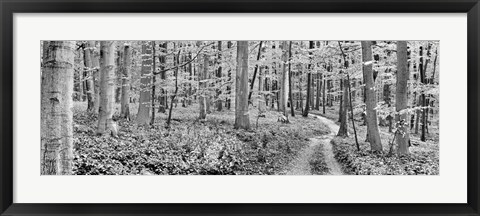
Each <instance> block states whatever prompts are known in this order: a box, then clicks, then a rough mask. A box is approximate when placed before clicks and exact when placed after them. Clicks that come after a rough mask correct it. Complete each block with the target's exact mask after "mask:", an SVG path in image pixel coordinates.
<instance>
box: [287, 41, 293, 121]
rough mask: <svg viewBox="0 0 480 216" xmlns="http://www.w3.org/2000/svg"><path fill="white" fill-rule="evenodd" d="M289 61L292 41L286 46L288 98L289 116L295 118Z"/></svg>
mask: <svg viewBox="0 0 480 216" xmlns="http://www.w3.org/2000/svg"><path fill="white" fill-rule="evenodd" d="M291 59H292V41H290V43H289V45H288V84H289V87H288V89H290V91H288V92H289V96H288V97H289V98H290V114H291V115H292V116H295V110H294V109H293V93H292V91H293V88H292V64H291V62H290V61H291Z"/></svg>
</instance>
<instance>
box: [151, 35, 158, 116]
mask: <svg viewBox="0 0 480 216" xmlns="http://www.w3.org/2000/svg"><path fill="white" fill-rule="evenodd" d="M155 51H156V43H155V41H152V84H151V86H152V90H151V92H150V93H151V96H150V109H151V115H150V125H153V124H154V123H155V87H156V84H157V77H156V76H154V75H153V74H154V73H155V72H156V69H157V65H156V63H157V60H156V59H155Z"/></svg>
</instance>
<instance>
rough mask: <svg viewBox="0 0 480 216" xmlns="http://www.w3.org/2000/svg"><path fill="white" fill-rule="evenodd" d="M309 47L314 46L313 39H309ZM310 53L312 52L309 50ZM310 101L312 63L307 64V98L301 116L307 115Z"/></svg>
mask: <svg viewBox="0 0 480 216" xmlns="http://www.w3.org/2000/svg"><path fill="white" fill-rule="evenodd" d="M309 48H310V49H313V48H314V45H313V41H310V45H309ZM310 55H312V53H311V52H310ZM310 61H312V57H310ZM311 103H312V64H311V63H310V64H308V74H307V98H306V104H305V109H304V110H303V115H302V116H303V117H307V116H308V112H309V111H310V106H311Z"/></svg>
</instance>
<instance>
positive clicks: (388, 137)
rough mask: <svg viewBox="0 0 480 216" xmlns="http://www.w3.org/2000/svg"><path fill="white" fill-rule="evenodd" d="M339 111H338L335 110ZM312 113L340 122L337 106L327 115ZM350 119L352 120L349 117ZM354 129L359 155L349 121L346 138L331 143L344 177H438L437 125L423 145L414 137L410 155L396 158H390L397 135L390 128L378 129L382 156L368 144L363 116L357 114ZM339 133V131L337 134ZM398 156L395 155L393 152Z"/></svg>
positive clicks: (318, 112) (418, 137) (380, 127)
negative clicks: (389, 153)
mask: <svg viewBox="0 0 480 216" xmlns="http://www.w3.org/2000/svg"><path fill="white" fill-rule="evenodd" d="M336 108H337V109H336ZM310 113H312V114H314V115H320V116H323V117H325V118H327V119H330V120H331V121H332V122H333V123H334V124H339V122H338V105H336V106H335V105H334V106H332V107H326V112H325V114H323V112H322V111H321V110H320V111H318V110H312V111H311V112H310ZM349 118H350V117H349ZM354 119H355V127H356V130H357V137H358V142H359V146H360V149H361V150H360V151H357V149H356V144H355V137H354V131H353V127H352V124H351V121H350V119H349V121H348V127H349V130H348V133H349V136H348V137H347V138H341V137H334V138H333V139H332V141H331V143H332V146H333V152H334V156H335V158H336V159H337V161H338V162H339V163H340V165H341V167H342V171H343V172H344V173H345V174H350V175H438V174H439V133H438V132H439V130H438V125H435V124H432V125H430V126H429V127H430V128H429V130H430V131H429V132H430V133H428V135H427V140H426V141H425V142H422V141H420V135H419V134H415V133H411V134H410V139H411V142H412V146H411V147H409V151H410V154H409V155H405V156H397V155H395V154H393V155H388V152H389V149H390V143H391V142H392V139H393V136H394V133H393V132H388V127H383V126H379V132H380V138H381V140H382V145H383V152H382V153H378V152H371V151H370V145H369V143H367V142H365V137H366V130H367V127H366V126H365V125H362V124H363V120H362V118H361V115H360V112H358V111H357V112H355V117H354ZM325 122H327V121H325ZM327 125H328V123H327ZM336 131H338V128H337V130H336ZM394 152H395V151H394Z"/></svg>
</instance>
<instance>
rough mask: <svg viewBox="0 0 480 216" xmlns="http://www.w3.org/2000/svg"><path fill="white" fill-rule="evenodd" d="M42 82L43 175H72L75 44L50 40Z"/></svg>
mask: <svg viewBox="0 0 480 216" xmlns="http://www.w3.org/2000/svg"><path fill="white" fill-rule="evenodd" d="M44 46H47V48H45V49H44V51H45V53H43V59H44V62H43V72H42V81H41V86H42V89H41V115H40V122H41V141H40V149H41V151H40V158H41V166H40V167H41V169H40V173H41V174H42V175H70V174H72V163H73V112H72V107H73V100H72V94H73V73H74V56H75V54H74V49H75V42H74V41H49V42H47V43H44Z"/></svg>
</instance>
